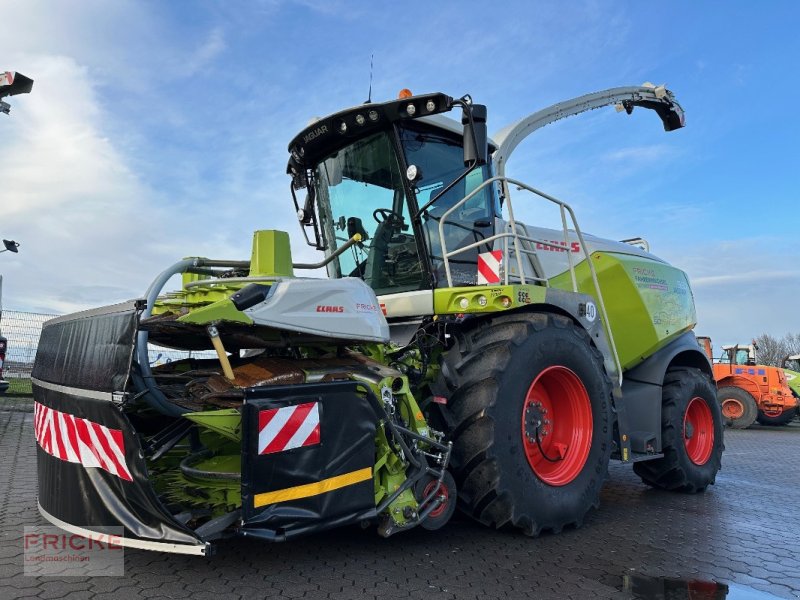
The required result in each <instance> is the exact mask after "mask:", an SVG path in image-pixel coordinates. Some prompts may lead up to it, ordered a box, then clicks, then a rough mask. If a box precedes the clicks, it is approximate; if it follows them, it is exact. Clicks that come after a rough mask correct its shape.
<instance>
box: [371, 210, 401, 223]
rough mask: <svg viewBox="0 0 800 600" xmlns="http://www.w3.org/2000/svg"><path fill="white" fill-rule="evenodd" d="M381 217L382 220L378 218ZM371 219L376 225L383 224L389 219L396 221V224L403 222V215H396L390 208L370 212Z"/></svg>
mask: <svg viewBox="0 0 800 600" xmlns="http://www.w3.org/2000/svg"><path fill="white" fill-rule="evenodd" d="M378 217H382V218H378ZM372 218H373V219H375V222H376V223H383V222H385V221H388V220H390V219H393V220H395V221H397V222H398V223H402V222H403V215H398V214H397V213H396V212H394V211H393V210H392V209H390V208H376V209H375V210H374V211H372Z"/></svg>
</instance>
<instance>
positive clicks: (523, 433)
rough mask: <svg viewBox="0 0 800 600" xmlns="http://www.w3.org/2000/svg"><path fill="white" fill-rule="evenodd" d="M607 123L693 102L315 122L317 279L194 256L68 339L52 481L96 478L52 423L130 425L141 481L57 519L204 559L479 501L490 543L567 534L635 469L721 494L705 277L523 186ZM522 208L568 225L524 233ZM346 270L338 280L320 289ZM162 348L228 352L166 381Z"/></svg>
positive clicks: (643, 98) (349, 115)
mask: <svg viewBox="0 0 800 600" xmlns="http://www.w3.org/2000/svg"><path fill="white" fill-rule="evenodd" d="M609 105H616V106H617V107H618V109H619V110H624V111H626V112H627V113H630V112H631V111H632V110H633V109H634V108H635V107H643V108H648V109H653V110H655V112H656V113H657V114H658V115H659V117H660V118H661V120H662V122H663V124H664V128H665V130H667V131H671V130H674V129H678V128H680V127H682V126H683V124H684V121H683V111H682V109H681V107H680V106H679V105H678V103H677V102H676V101H675V99H674V97H673V95H672V93H671V92H669V91H668V90H666V89H664V88H663V87H655V86H650V85H645V86H641V87H629V88H615V89H612V90H607V91H605V92H600V93H596V94H589V95H587V96H583V97H581V98H577V99H575V100H572V101H569V102H564V103H560V104H558V105H555V106H553V107H550V108H548V109H545V110H543V111H539V112H537V113H534V114H532V115H530V116H529V117H527V118H525V119H522V120H521V121H519V122H518V123H516V124H514V125H511V126H510V127H507V128H505V129H503V130H501V131H500V132H498V133H497V134H496V135H495V136H494V139H493V140H491V139H489V138H488V136H487V131H486V121H487V111H486V107H485V106H482V105H479V104H475V103H473V102H472V100H471V99H470V98H469V97H468V96H465V97H462V98H460V99H454V98H451V97H449V96H446V95H444V94H440V93H434V94H425V95H418V96H413V95H406V96H404V97H401V98H400V99H398V100H395V101H391V102H385V103H380V104H364V105H360V106H356V107H353V108H350V109H347V110H344V111H341V112H338V113H336V114H333V115H330V116H328V117H325V118H323V119H320V120H318V121H315V122H314V123H312V124H311V125H309V126H308V127H306V128H305V129H304V130H303V131H302V132H300V133H299V134H298V135H297V136H296V137H295V138H294V139H293V140H292V142H291V143H290V145H289V152H290V159H289V164H288V169H287V172H288V174H289V175H290V177H291V192H292V196H293V198H294V202H295V207H296V209H297V215H298V218H299V220H300V223H301V226H302V229H303V232H304V234H305V237H306V241H307V242H308V243H309V244H310V245H312V246H314V247H315V248H317V249H319V250H320V251H323V252H324V258H323V259H322V260H321V261H320V262H319V263H317V264H298V263H293V261H292V258H291V253H290V247H289V237H288V234H286V233H284V232H279V231H271V230H266V231H258V232H256V233H255V235H254V238H253V251H252V256H251V258H250V260H249V261H223V260H211V259H206V258H190V259H185V260H183V261H180V262H179V263H177V264H176V265H174V266H173V267H171V268H170V269H167V270H166V271H164V272H163V273H162V274H161V275H160V276H159V277H158V278H157V279H156V281H154V282H153V284H152V286H151V287H150V289H149V290H148V292H147V294H146V298H145V299H144V300H143V301H139V302H132V303H129V304H126V305H119V306H117V307H109V308H106V309H99V310H98V311H90V312H89V313H81V314H79V315H74V316H71V317H67V318H64V319H62V320H60V321H59V322H57V323H55V324H53V325H52V326H50V327H49V328H46V329H45V332H44V334H43V343H42V346H41V347H40V356H39V357H37V371H35V372H34V378H35V379H34V385H35V390H36V394H37V411H38V412H37V440H39V441H40V490H45V492H46V490H48V489H55V488H54V485H53V483H52V480H53V478H55V477H59V478H60V479H61V481H62V482H63V481H64V480H66V479H69V478H70V477H78V478H80V477H84V475H82V471H81V469H83V470H84V471H87V470H90V469H92V468H96V466H93V465H88V466H87V462H85V461H82V460H81V461H79V463H81V464H79V465H78V466H77V467H75V466H74V464H73V465H72V466H71V467H70V469H73V467H74V469H73V471H71V472H70V473H67V474H65V473H64V472H63V469H64V468H65V467H63V465H62V463H63V462H64V461H65V459H64V458H62V455H64V453H63V452H62V453H61V454H59V452H57V451H56V450H54V448H53V443H52V440H51V439H50V438H48V437H47V436H48V430H47V427H46V425H44V426H43V427H44V429H43V428H42V426H40V425H39V423H40V422H41V423H45V424H46V423H47V418H48V415H50V414H51V413H53V411H55V413H56V418H61V417H60V416H59V413H65V412H66V413H69V414H70V415H71V417H72V418H73V419H75V418H80V419H85V420H87V421H89V422H91V423H95V422H96V423H99V425H100V426H104V427H106V428H107V429H109V430H110V431H112V432H113V431H114V430H116V429H118V430H119V431H120V433H119V436H118V437H119V439H120V440H121V441H122V442H124V444H123V445H124V446H125V447H124V448H122V447H120V454H121V455H122V456H124V457H126V463H125V467H126V468H125V469H124V471H123V469H122V468H121V467H120V468H115V469H102V470H103V471H105V473H104V474H102V475H103V477H106V478H108V479H109V480H113V485H112V484H110V483H108V482H105V484H104V485H102V486H98V485H97V482H96V480H97V476H95V477H94V479H92V478H89V479H91V482H89V483H87V481H89V479H82V480H81V481H82V482H83V483H82V487H81V489H82V490H84V498H83V499H79V498H71V499H69V500H68V501H67V500H63V499H56V498H53V497H48V496H47V494H46V493H45V494H41V493H40V507H41V510H42V513H43V514H44V515H45V516H46V517H48V518H49V519H50V520H51V521H53V522H56V523H58V524H59V525H61V526H62V527H65V528H71V529H73V530H76V531H77V530H80V531H82V532H84V533H85V532H86V530H85V529H82V528H80V527H78V526H77V525H75V523H77V522H81V523H90V524H94V523H95V522H98V521H99V520H102V519H103V518H110V517H109V515H111V514H112V513H113V515H114V518H115V519H116V521H117V522H115V523H104V524H106V525H108V524H122V525H123V526H124V527H125V528H126V529H125V530H126V536H127V538H126V539H129V541H128V543H129V544H130V545H134V546H138V547H147V548H152V549H160V550H169V551H175V552H194V553H201V554H202V553H206V552H207V551H208V549H209V544H210V543H211V542H213V541H214V540H217V539H220V538H222V537H225V536H229V535H247V536H253V537H260V538H263V539H268V540H284V539H289V538H291V537H293V536H297V535H301V534H307V533H310V532H313V531H318V530H321V529H325V528H329V527H334V526H341V525H346V524H349V523H361V524H365V525H369V524H374V525H376V526H377V528H378V531H379V532H380V533H381V534H382V535H391V534H393V533H395V532H398V531H403V530H405V529H409V528H411V527H414V526H417V525H421V526H422V527H425V528H427V529H432V530H433V529H438V528H439V527H441V526H443V525H444V524H445V523H446V522H447V520H448V519H449V518H450V516H451V515H452V513H453V511H454V509H455V508H456V505H458V506H459V507H460V508H461V509H462V510H463V511H464V512H466V513H467V514H469V515H471V516H472V517H474V518H475V519H477V520H478V521H480V522H482V523H485V524H486V525H489V526H491V527H496V528H501V527H502V528H505V527H508V528H514V529H518V530H521V531H523V532H524V533H526V534H528V535H536V534H538V533H539V532H541V531H544V530H547V531H555V532H558V531H560V530H561V529H563V528H564V527H566V526H579V525H580V524H581V523H582V522H583V519H584V517H585V515H586V513H587V512H588V511H589V510H590V509H591V508H593V507H596V506H597V505H598V503H599V494H600V489H601V487H602V485H603V482H604V480H605V477H606V474H607V466H608V463H609V461H610V460H612V459H613V460H619V461H624V462H630V463H633V468H634V470H635V471H636V473H637V474H639V476H640V477H641V478H642V480H643V481H644V482H645V483H647V484H648V485H651V486H654V487H657V488H662V489H665V490H676V491H682V492H689V493H693V492H700V491H703V490H705V489H706V487H707V486H708V485H709V484H713V483H714V479H715V476H716V474H717V472H718V470H719V468H720V460H721V454H722V450H723V440H722V420H721V416H720V409H719V405H718V403H717V401H716V390H715V387H714V384H713V379H712V372H711V366H710V364H709V362H708V360H707V358H706V357H705V355H704V354H703V353H702V352H701V350H700V348H699V347H698V344H697V342H696V340H695V337H694V334H693V332H692V329H693V327H694V325H695V320H696V319H695V310H694V303H693V298H692V293H691V290H690V287H689V283H688V281H687V278H686V275H685V274H684V273H683V272H682V271H680V270H679V269H676V268H674V267H672V266H670V265H669V264H667V263H665V262H664V261H662V260H660V259H658V258H657V257H655V256H653V255H652V254H650V253H649V252H648V251H647V249H646V248H647V245H646V243H645V242H643V240H629V241H627V242H626V241H622V242H615V241H611V240H605V239H601V238H598V237H594V236H591V235H588V234H584V233H583V232H582V231H581V229H580V228H579V226H578V223H577V220H576V218H575V215H574V213H573V211H572V209H571V208H570V206H569V205H567V204H566V203H564V202H562V201H560V200H558V199H556V198H554V197H552V196H549V195H547V194H545V193H544V192H541V191H539V190H537V189H535V188H532V187H530V186H528V185H526V184H523V183H522V182H519V181H516V180H514V179H511V178H509V177H507V176H506V174H505V165H506V162H507V160H508V158H509V157H510V155H511V154H512V152H513V151H514V149H515V148H516V147H517V145H518V144H519V143H520V142H521V141H522V140H523V139H525V138H526V137H527V136H528V135H529V134H531V133H532V132H534V131H535V130H536V129H538V128H539V127H541V126H543V125H546V124H547V123H550V122H552V121H554V120H557V119H560V118H564V117H567V116H570V115H574V114H578V113H580V112H583V111H586V110H589V109H594V108H600V107H603V106H609ZM452 110H460V117H461V118H460V122H457V121H453V120H450V119H448V118H446V117H445V116H443V115H444V114H445V113H448V112H450V111H452ZM512 192H513V203H512ZM523 202H537V203H539V204H541V205H542V206H544V207H551V209H552V210H553V211H554V215H555V217H556V219H557V222H559V223H561V227H560V228H559V229H546V228H542V227H538V226H535V225H533V224H523V223H521V222H519V221H518V220H516V219H515V216H514V208H515V207H518V206H520V205H521V203H523ZM323 266H324V267H326V268H327V271H328V275H329V278H328V279H320V278H308V277H301V276H298V273H299V272H301V271H303V270H308V269H317V268H320V267H323ZM178 273H181V274H182V277H183V282H182V287H181V289H180V290H178V291H176V292H171V293H167V294H163V293H162V288H163V287H164V285H165V283H166V282H167V281H168V280H169V279H170V277H172V276H173V275H175V274H178ZM110 338H113V339H114V340H115V344H116V345H112V346H111V347H112V348H113V350H107V351H105V352H104V353H102V355H101V354H100V353H97V354H96V355H95V356H93V357H92V356H91V353H88V354H87V352H85V351H84V352H83V353H81V349H82V348H84V347H83V346H82V345H81V342H80V340H84V341H85V340H90V341H92V343H94V344H97V343H98V342H99V341H102V340H107V339H110ZM75 340H77V342H75ZM86 343H88V342H86ZM153 343H155V344H159V345H162V346H168V347H172V348H179V349H182V350H210V349H213V350H215V352H216V355H213V356H215V357H211V358H202V359H198V358H187V359H185V360H181V361H177V362H173V363H170V364H168V365H162V366H159V367H157V368H152V369H151V368H150V366H149V364H148V363H149V360H148V344H153ZM42 348H45V349H42ZM84 350H85V348H84ZM114 357H116V358H114ZM81 361H82V362H81ZM87 362H91V363H92V364H93V366H92V369H91V372H92V373H94V374H95V375H96V376H93V377H94V379H92V378H91V377H90V378H89V379H88V380H85V381H77V380H75V376H74V375H72V374H71V373H73V372H74V370H73V371H70V370H69V369H68V368H67V367H70V366H73V367H74V366H80V365H81V364H86V363H87ZM112 363H113V364H112ZM99 366H102V367H103V368H102V369H101V368H99ZM101 372H103V373H106V372H107V373H109V375H108V376H107V377H106V376H101V375H99V373H101ZM59 394H67V396H63V399H62V400H58V398H61V396H58V395H59ZM69 394H71V395H69ZM98 394H108V395H107V396H103V398H104V399H105V401H106V404H105V405H102V406H101V405H100V404H98V402H100V400H99V396H98ZM75 398H79V401H75V400H74V399H75ZM59 402H61V404H59ZM76 411H77V412H76ZM38 417H41V418H38ZM66 419H67V422H69V417H67V418H66ZM115 428H116V429H115ZM79 433H80V432H79ZM54 460H55V461H61V462H53V461H54ZM48 461H49V463H48ZM67 462H69V461H67ZM88 462H89V463H91V461H88ZM42 463H44V466H41V465H42ZM50 463H52V464H50ZM73 463H74V461H73ZM48 464H50V466H48ZM126 474H127V475H128V476H129V480H128V479H127V478H126V477H124V475H126ZM115 475H116V476H117V479H119V478H122V479H124V480H125V481H124V482H123V483H120V482H118V481H116V480H114V476H115ZM91 486H94V487H95V488H96V489H97V493H96V494H95V495H94V496H92V495H91V494H89V495H86V493H85V489H86V488H87V487H91ZM67 495H69V494H67ZM144 498H146V502H145V500H144ZM145 504H146V506H147V508H146V509H143V508H142V506H144V505H145ZM98 505H102V506H104V507H106V508H104V509H102V510H100V509H97V506H98ZM120 506H125V507H127V509H126V510H120V508H119V507H120ZM111 507H113V510H112V508H111ZM119 515H124V518H123V517H120V516H119ZM81 519H82V520H81ZM156 524H158V526H156Z"/></svg>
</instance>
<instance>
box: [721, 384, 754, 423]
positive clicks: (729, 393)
mask: <svg viewBox="0 0 800 600" xmlns="http://www.w3.org/2000/svg"><path fill="white" fill-rule="evenodd" d="M717 398H718V400H719V404H720V407H722V417H723V419H724V421H725V425H727V426H728V427H731V428H733V429H747V428H748V427H750V425H752V424H753V423H755V422H756V419H757V418H758V404H756V399H755V398H753V395H752V394H751V393H750V392H748V391H746V390H743V389H742V388H740V387H736V386H725V387H721V388H719V391H718V392H717Z"/></svg>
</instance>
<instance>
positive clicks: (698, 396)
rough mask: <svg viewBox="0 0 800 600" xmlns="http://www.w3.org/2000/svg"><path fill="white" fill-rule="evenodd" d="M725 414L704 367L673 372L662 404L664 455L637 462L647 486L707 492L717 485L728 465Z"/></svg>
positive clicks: (635, 470) (668, 373)
mask: <svg viewBox="0 0 800 600" xmlns="http://www.w3.org/2000/svg"><path fill="white" fill-rule="evenodd" d="M722 431H723V427H722V414H721V411H720V405H719V403H718V402H717V394H716V390H715V389H714V384H713V383H712V382H711V379H709V377H708V376H706V375H705V374H703V373H702V371H700V370H699V369H691V368H674V369H670V370H669V371H667V375H666V376H665V377H664V387H663V392H662V401H661V447H662V452H663V453H664V456H663V457H662V458H657V459H655V460H648V461H644V462H637V463H634V465H633V470H634V472H635V473H636V474H637V475H638V476H639V477H641V478H642V481H644V482H645V483H646V484H647V485H650V486H653V487H656V488H660V489H664V490H672V491H678V492H687V493H691V494H693V493H695V492H702V491H703V490H705V489H706V487H708V486H709V485H712V484H713V483H714V480H715V478H716V476H717V472H718V471H719V469H720V466H721V461H722V451H723V450H724V449H725V445H724V444H723V438H722V436H723V433H722Z"/></svg>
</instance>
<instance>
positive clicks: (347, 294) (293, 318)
mask: <svg viewBox="0 0 800 600" xmlns="http://www.w3.org/2000/svg"><path fill="white" fill-rule="evenodd" d="M243 312H244V313H245V314H246V315H247V316H248V317H250V318H251V319H252V320H253V322H254V323H255V324H256V325H264V326H267V327H274V328H276V329H287V330H289V331H297V332H300V333H312V334H315V335H320V336H325V337H331V338H338V339H346V340H355V341H364V342H383V343H386V342H388V341H389V325H388V323H387V322H386V318H385V317H384V316H383V312H382V311H381V307H380V304H379V303H378V298H377V297H376V296H375V292H373V291H372V288H370V287H369V286H368V285H367V284H366V283H364V282H363V281H362V280H361V279H357V278H355V277H345V278H343V279H312V278H295V279H282V280H279V281H276V282H275V283H274V284H273V285H272V287H271V289H270V292H269V294H268V295H267V297H266V298H265V299H264V301H263V302H259V303H258V304H256V305H254V306H251V307H250V308H247V309H245V310H244V311H243Z"/></svg>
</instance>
